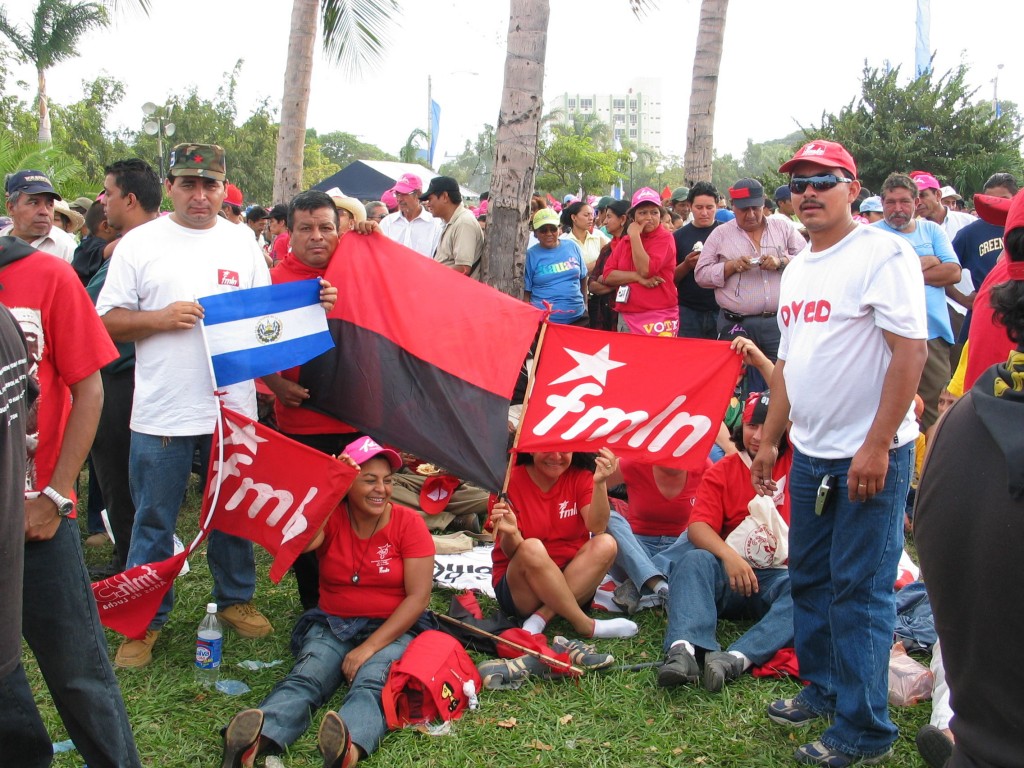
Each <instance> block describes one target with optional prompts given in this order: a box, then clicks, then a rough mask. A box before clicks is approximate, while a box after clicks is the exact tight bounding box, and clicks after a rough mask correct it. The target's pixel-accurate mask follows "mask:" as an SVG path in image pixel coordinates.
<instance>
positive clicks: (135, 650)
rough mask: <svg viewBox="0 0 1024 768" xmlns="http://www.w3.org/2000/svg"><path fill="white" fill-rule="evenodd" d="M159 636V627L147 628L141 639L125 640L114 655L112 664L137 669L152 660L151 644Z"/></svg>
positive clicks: (154, 642)
mask: <svg viewBox="0 0 1024 768" xmlns="http://www.w3.org/2000/svg"><path fill="white" fill-rule="evenodd" d="M158 637H160V630H159V629H147V630H146V636H145V637H144V638H142V639H141V640H125V641H124V642H122V643H121V647H120V648H118V649H117V654H116V655H115V656H114V666H115V667H120V668H121V669H138V668H139V667H144V666H146V665H147V664H149V662H151V661H152V660H153V646H154V645H156V641H157V638H158Z"/></svg>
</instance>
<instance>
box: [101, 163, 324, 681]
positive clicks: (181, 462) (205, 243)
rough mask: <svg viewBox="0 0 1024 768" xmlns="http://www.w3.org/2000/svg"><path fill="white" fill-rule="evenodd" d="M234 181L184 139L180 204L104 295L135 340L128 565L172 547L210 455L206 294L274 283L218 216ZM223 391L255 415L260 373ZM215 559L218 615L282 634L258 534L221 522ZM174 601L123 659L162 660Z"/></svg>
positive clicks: (127, 240)
mask: <svg viewBox="0 0 1024 768" xmlns="http://www.w3.org/2000/svg"><path fill="white" fill-rule="evenodd" d="M225 179H226V168H225V160H224V150H223V149H222V148H221V147H219V146H217V145H213V144H179V145H178V146H176V147H174V149H173V150H172V151H171V158H170V165H169V169H168V172H167V179H166V180H165V188H166V190H167V193H168V195H170V197H171V200H172V203H173V207H174V212H173V213H172V214H171V215H170V216H165V217H161V218H159V219H157V220H155V221H152V222H150V223H148V224H145V225H143V226H141V227H138V228H137V229H135V230H133V231H131V232H129V233H128V234H127V235H125V236H124V238H122V240H121V243H120V245H119V246H118V251H117V255H118V258H117V259H116V260H114V261H113V262H111V265H110V270H109V273H108V276H107V282H106V284H105V286H104V288H103V292H102V293H101V294H100V297H99V300H98V302H97V311H98V312H99V313H100V315H101V316H102V318H103V322H104V324H105V325H106V328H107V330H108V332H109V333H110V335H111V337H112V338H114V339H115V340H116V341H134V342H135V343H136V374H135V375H136V390H135V402H134V405H133V408H132V420H131V428H132V443H131V454H130V472H131V490H132V497H133V500H134V502H135V506H136V510H137V511H136V518H135V525H134V528H133V531H132V543H131V548H130V550H129V553H128V567H129V568H131V567H133V566H138V565H142V564H146V563H154V562H157V561H163V560H166V559H167V558H169V557H170V556H171V554H172V547H173V543H172V536H173V533H174V528H175V524H176V522H177V518H178V512H179V509H180V507H181V501H182V498H183V496H184V493H185V490H186V488H187V485H188V480H189V475H190V474H191V470H192V462H193V456H194V454H195V453H196V451H197V450H198V451H199V454H200V458H201V461H202V462H203V464H204V465H205V463H206V461H207V458H208V456H209V451H210V442H211V435H212V433H213V431H214V426H215V424H216V421H217V412H218V397H217V396H215V394H214V382H213V380H212V378H211V372H210V361H209V357H208V355H207V351H206V347H205V344H204V340H203V336H202V332H201V329H200V328H199V327H198V326H199V322H200V321H201V320H202V319H203V318H204V315H205V310H204V307H203V306H202V305H201V304H199V303H198V301H197V300H196V298H197V297H199V296H207V295H209V294H214V295H215V294H226V293H231V292H235V291H238V290H239V289H244V288H254V287H259V286H266V285H268V284H269V283H270V275H269V273H268V271H267V267H266V262H265V260H264V258H263V254H262V252H261V251H260V249H259V247H258V246H257V245H256V242H255V241H254V240H253V239H252V237H251V236H250V235H249V233H247V232H243V231H242V230H241V229H239V228H238V227H233V226H231V225H230V224H228V223H227V222H225V221H221V219H220V218H219V217H218V216H217V213H218V211H219V210H220V206H221V202H222V201H223V199H224V195H225ZM324 289H325V290H324V291H322V293H324V292H326V291H327V290H329V289H328V287H327V286H326V285H325V286H324ZM269 332H271V333H272V332H273V328H271V329H270V331H269ZM215 363H216V361H215ZM250 379H251V377H250ZM217 395H220V399H221V400H222V402H223V403H224V405H226V406H227V407H229V408H232V409H234V410H235V411H237V412H239V413H241V414H243V415H245V416H248V417H251V418H255V416H256V398H255V389H254V385H253V382H252V381H251V380H242V381H238V383H235V384H232V385H230V386H223V387H219V388H218V391H217ZM208 562H209V564H210V571H211V573H212V575H213V581H214V586H213V596H214V599H215V600H216V601H217V604H218V606H219V607H220V613H219V618H220V620H221V621H222V622H224V623H225V624H228V625H229V626H231V627H233V628H234V629H235V630H236V631H237V632H238V633H239V634H240V635H242V636H244V637H262V636H264V635H267V634H269V633H270V632H272V631H273V627H271V625H270V622H268V621H267V619H266V618H265V617H264V616H263V615H262V614H261V613H260V612H259V611H258V610H257V609H256V608H255V607H254V606H253V605H252V603H251V600H252V597H253V593H254V591H255V565H254V560H253V549H252V543H251V542H250V541H245V540H243V539H240V538H237V537H235V536H229V535H227V534H224V533H222V532H220V531H214V532H212V533H211V535H210V543H209V549H208ZM172 604H173V593H171V592H169V593H168V594H167V595H166V596H165V597H164V599H163V601H162V603H161V605H160V609H159V610H158V612H157V614H156V616H155V617H154V618H153V620H152V621H151V622H150V625H149V628H148V630H147V631H146V632H145V635H144V636H143V637H142V638H141V639H127V640H125V641H124V642H123V643H122V644H121V647H120V648H119V649H118V652H117V655H116V657H115V660H114V661H115V664H116V665H117V666H120V667H142V666H145V665H146V664H148V663H149V662H150V661H151V660H152V652H153V645H154V644H155V643H156V641H157V638H158V637H159V635H160V630H161V628H162V627H163V625H164V624H165V623H166V622H167V619H168V614H169V613H170V610H171V606H172Z"/></svg>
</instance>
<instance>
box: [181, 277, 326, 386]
mask: <svg viewBox="0 0 1024 768" xmlns="http://www.w3.org/2000/svg"><path fill="white" fill-rule="evenodd" d="M198 301H199V303H200V304H202V306H203V310H204V311H205V317H204V318H203V330H204V333H205V334H206V344H207V347H208V349H209V350H210V359H211V362H212V365H213V378H214V383H215V384H216V386H218V387H226V386H227V385H228V384H235V383H237V382H239V381H247V380H249V379H254V378H256V377H258V376H264V375H266V374H268V373H277V372H278V371H283V370H285V369H287V368H292V367H294V366H296V365H302V364H303V363H305V362H308V361H310V360H312V359H313V358H314V357H316V356H317V355H320V354H322V353H323V352H326V351H327V350H328V349H331V348H332V347H333V346H334V339H333V338H332V337H331V334H330V331H328V330H327V315H326V313H325V312H324V310H323V307H321V306H320V281H319V280H300V281H298V282H294V283H282V284H280V285H268V286H264V287H262V288H249V289H246V290H241V291H232V292H230V293H220V294H217V295H215V296H206V297H203V298H201V299H198Z"/></svg>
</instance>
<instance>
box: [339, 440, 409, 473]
mask: <svg viewBox="0 0 1024 768" xmlns="http://www.w3.org/2000/svg"><path fill="white" fill-rule="evenodd" d="M344 453H345V454H347V455H348V457H349V458H350V459H352V461H354V462H355V463H356V464H362V463H363V462H365V461H369V460H370V459H372V458H373V457H374V456H383V457H384V458H385V459H387V460H388V463H389V464H390V465H391V468H392V469H398V468H399V467H400V466H402V457H401V456H399V455H398V453H397V452H396V451H393V450H391V449H390V448H385V447H384V446H382V445H381V444H380V443H378V442H377V441H376V440H374V439H373V438H372V437H360V438H359V439H358V440H354V441H352V442H351V443H349V444H348V445H346V446H345V450H344Z"/></svg>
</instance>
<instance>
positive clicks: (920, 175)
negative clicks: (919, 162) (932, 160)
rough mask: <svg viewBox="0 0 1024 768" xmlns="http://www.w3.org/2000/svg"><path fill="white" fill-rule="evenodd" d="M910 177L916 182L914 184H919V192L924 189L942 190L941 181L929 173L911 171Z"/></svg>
mask: <svg viewBox="0 0 1024 768" xmlns="http://www.w3.org/2000/svg"><path fill="white" fill-rule="evenodd" d="M909 176H910V178H912V179H913V180H914V183H915V184H917V191H918V192H920V191H921V190H922V189H942V185H941V184H939V180H938V179H936V178H935V177H934V176H932V175H931V174H930V173H928V171H911V172H910V174H909Z"/></svg>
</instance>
